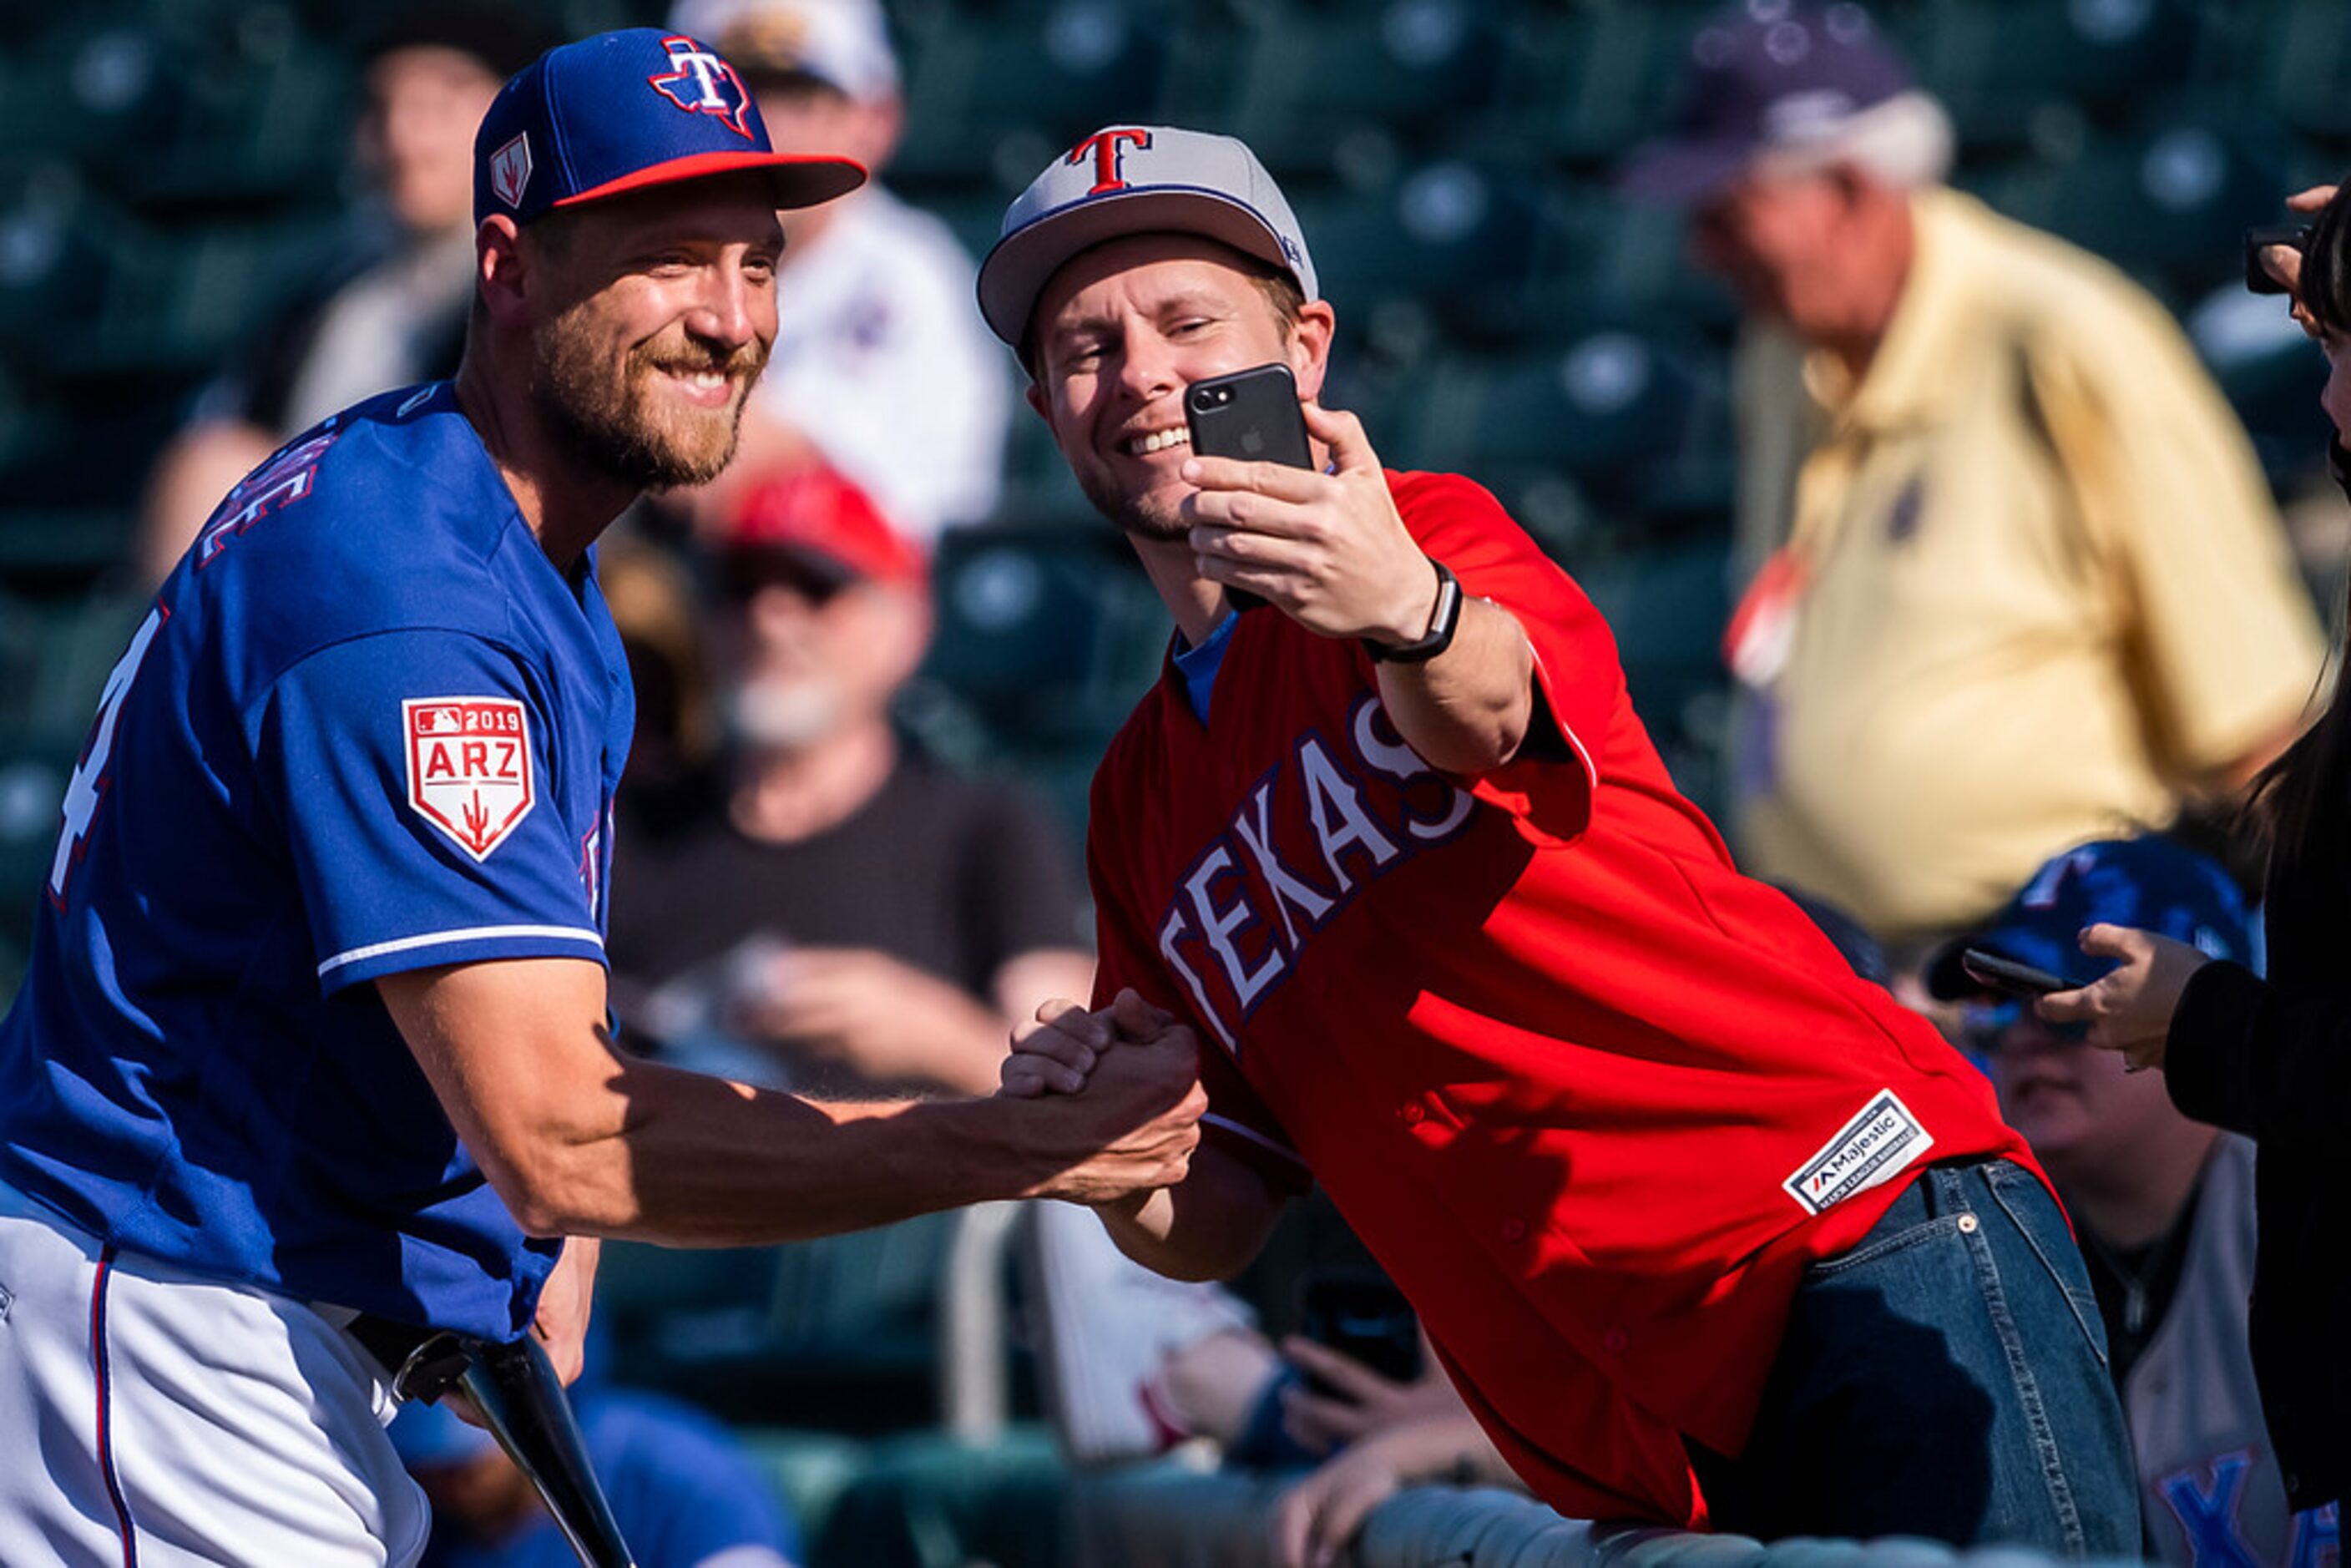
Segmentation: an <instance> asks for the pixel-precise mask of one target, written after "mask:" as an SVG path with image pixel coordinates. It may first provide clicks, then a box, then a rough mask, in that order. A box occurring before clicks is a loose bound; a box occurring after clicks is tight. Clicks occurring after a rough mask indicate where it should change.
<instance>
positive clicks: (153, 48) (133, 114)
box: [0, 0, 193, 161]
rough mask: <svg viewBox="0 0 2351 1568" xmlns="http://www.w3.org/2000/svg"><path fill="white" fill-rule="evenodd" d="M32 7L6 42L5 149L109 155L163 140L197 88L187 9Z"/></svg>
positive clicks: (152, 1) (1, 90)
mask: <svg viewBox="0 0 2351 1568" xmlns="http://www.w3.org/2000/svg"><path fill="white" fill-rule="evenodd" d="M179 9H181V11H182V13H183V14H182V15H181V16H178V17H175V16H174V15H173V11H174V7H172V6H170V5H165V4H162V3H161V0H149V3H147V4H128V3H126V4H118V5H109V6H106V7H104V8H102V9H100V8H95V7H93V8H89V9H87V10H85V9H82V8H58V7H53V6H43V7H40V8H38V9H32V8H29V7H27V8H25V11H24V14H23V15H21V16H15V17H13V18H10V19H9V20H10V24H11V25H10V26H9V33H8V36H9V37H10V38H11V40H12V46H11V47H9V48H7V49H5V50H0V149H5V150H7V152H10V153H12V154H18V155H61V156H69V157H73V158H78V159H83V160H92V161H96V160H103V159H107V158H109V157H111V156H115V155H122V156H130V155H131V154H133V153H134V152H140V151H148V152H152V150H153V149H154V148H156V147H158V146H160V145H162V144H163V143H164V141H167V140H168V138H169V136H170V134H171V128H172V125H173V124H175V123H176V122H177V120H178V119H179V116H180V115H181V114H182V113H183V111H184V109H185V105H186V103H187V100H188V97H189V94H190V92H191V91H192V89H193V78H192V75H191V73H190V72H189V71H188V70H187V69H186V68H185V67H186V62H187V58H188V53H189V28H188V26H187V18H186V16H185V15H184V12H185V10H187V9H191V8H179Z"/></svg>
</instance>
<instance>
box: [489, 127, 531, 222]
mask: <svg viewBox="0 0 2351 1568" xmlns="http://www.w3.org/2000/svg"><path fill="white" fill-rule="evenodd" d="M529 183H530V133H529V132H528V131H525V132H523V133H522V134H521V135H519V136H517V137H516V138H515V139H514V140H513V141H509V142H507V144H506V145H505V146H504V147H501V148H499V149H498V150H497V151H496V152H493V153H491V154H490V189H491V190H493V191H495V192H496V193H497V197H498V200H499V201H501V202H504V203H505V204H507V206H510V207H519V206H521V205H522V193H523V190H524V188H525V187H526V186H528V184H529Z"/></svg>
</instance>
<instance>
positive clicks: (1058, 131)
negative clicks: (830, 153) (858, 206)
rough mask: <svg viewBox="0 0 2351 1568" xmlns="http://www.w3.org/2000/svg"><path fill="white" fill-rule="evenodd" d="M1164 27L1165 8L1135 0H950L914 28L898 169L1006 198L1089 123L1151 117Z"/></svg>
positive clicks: (920, 185) (911, 177) (899, 173)
mask: <svg viewBox="0 0 2351 1568" xmlns="http://www.w3.org/2000/svg"><path fill="white" fill-rule="evenodd" d="M1162 33H1163V29H1162V28H1161V26H1158V19H1157V18H1156V16H1154V15H1152V14H1150V13H1146V12H1145V11H1144V10H1143V9H1142V8H1140V7H1139V6H1137V5H1133V4H1129V3H1127V0H1064V3H1063V4H1061V5H1054V6H1052V7H1051V8H1050V9H1048V10H1044V11H1040V12H1034V13H1029V12H1023V13H1019V14H1015V15H1012V16H990V15H987V14H985V13H982V14H979V15H972V14H970V13H968V12H967V11H965V10H963V9H960V8H956V7H949V8H945V9H942V10H940V11H939V12H938V13H937V14H936V15H935V16H934V17H933V18H931V19H930V21H929V22H928V23H927V25H920V24H918V25H917V26H914V28H912V29H910V37H909V38H908V44H909V47H908V50H907V55H908V59H909V75H908V80H907V83H906V133H905V137H904V140H903V141H901V142H900V143H899V146H898V151H897V153H896V155H895V157H894V158H893V161H892V162H891V166H890V178H891V180H892V181H893V183H897V184H901V185H904V186H906V187H909V188H912V189H916V190H921V189H925V188H928V187H935V186H936V187H956V186H960V187H964V188H969V187H972V186H981V187H984V188H987V189H988V190H991V191H997V192H1000V193H1002V194H1003V195H1004V196H1005V197H1009V195H1010V194H1011V193H1015V192H1018V191H1019V189H1020V188H1021V187H1022V186H1024V185H1026V184H1027V183H1029V180H1030V178H1031V177H1033V176H1034V175H1035V174H1036V172H1037V171H1038V170H1040V169H1041V168H1043V167H1044V165H1045V162H1046V160H1048V159H1049V158H1051V157H1053V156H1054V155H1055V154H1057V153H1060V152H1066V151H1068V150H1069V149H1070V148H1071V146H1073V145H1075V144H1076V142H1077V141H1078V139H1079V138H1081V137H1082V136H1084V135H1085V134H1086V133H1087V132H1088V131H1092V130H1094V129H1095V128H1097V127H1099V126H1101V125H1103V124H1105V123H1107V122H1109V121H1112V120H1125V121H1129V122H1133V121H1135V120H1145V121H1147V120H1148V119H1149V118H1150V114H1149V111H1150V110H1151V108H1152V106H1153V104H1154V103H1155V99H1156V95H1157V92H1158V88H1159V81H1160V76H1161V71H1162V68H1163V66H1164V63H1165V48H1164V46H1163V43H1162ZM998 210H999V212H1000V211H1001V206H1000V204H999V208H998Z"/></svg>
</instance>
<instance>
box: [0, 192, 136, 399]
mask: <svg viewBox="0 0 2351 1568" xmlns="http://www.w3.org/2000/svg"><path fill="white" fill-rule="evenodd" d="M147 243H148V241H147V236H146V235H145V234H144V233H143V231H142V230H141V228H140V227H139V226H138V225H135V224H132V223H131V222H130V221H129V220H128V219H127V218H125V217H124V216H122V215H121V214H120V213H118V212H116V211H114V210H113V209H112V208H110V206H108V205H107V204H105V203H103V202H101V201H99V199H97V198H96V197H95V196H94V195H93V194H92V193H91V192H90V190H89V185H88V184H87V183H85V181H84V180H83V178H82V176H81V174H80V172H78V170H77V169H76V168H75V167H74V166H73V165H72V164H71V163H69V162H63V161H61V160H55V159H50V160H39V161H34V160H22V159H16V158H10V159H9V160H8V161H7V162H5V163H0V349H5V354H0V360H5V362H6V363H7V364H8V365H10V366H11V367H12V368H18V369H30V368H33V367H37V366H40V365H43V364H46V363H50V362H54V361H63V360H67V359H69V358H71V356H72V351H73V350H74V349H75V348H77V347H78V340H79V337H80V334H78V332H77V331H76V325H77V324H78V323H82V322H87V321H89V320H90V319H93V318H95V317H97V316H98V315H99V313H100V312H101V310H102V309H103V308H104V307H105V304H106V299H107V293H108V286H109V282H110V278H111V277H112V276H113V274H114V271H115V268H116V267H117V265H118V262H119V260H120V258H121V257H122V256H126V255H129V254H133V253H135V252H137V251H139V250H141V249H142V248H145V246H146V245H147Z"/></svg>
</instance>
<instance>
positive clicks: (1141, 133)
mask: <svg viewBox="0 0 2351 1568" xmlns="http://www.w3.org/2000/svg"><path fill="white" fill-rule="evenodd" d="M1129 147H1133V148H1134V149H1136V150H1137V151H1138V152H1149V151H1150V150H1151V132H1150V131H1148V130H1147V129H1145V128H1144V127H1143V126H1140V125H1119V126H1113V127H1111V128H1110V129H1108V130H1105V131H1095V132H1094V133H1093V134H1092V136H1089V137H1087V138H1086V139H1085V140H1084V141H1081V142H1079V143H1078V144H1077V145H1076V146H1075V147H1072V148H1071V149H1070V151H1069V153H1068V155H1067V156H1066V158H1065V159H1064V160H1063V161H1064V162H1067V163H1068V164H1069V165H1070V167H1071V168H1072V169H1074V168H1076V167H1077V166H1078V165H1079V164H1081V163H1082V162H1085V161H1086V160H1087V159H1089V158H1091V159H1092V160H1093V161H1094V184H1093V189H1092V190H1091V191H1088V192H1087V193H1086V194H1087V195H1089V196H1099V195H1101V194H1102V193H1104V192H1107V191H1123V190H1125V189H1126V188H1127V185H1126V149H1127V148H1129Z"/></svg>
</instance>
